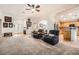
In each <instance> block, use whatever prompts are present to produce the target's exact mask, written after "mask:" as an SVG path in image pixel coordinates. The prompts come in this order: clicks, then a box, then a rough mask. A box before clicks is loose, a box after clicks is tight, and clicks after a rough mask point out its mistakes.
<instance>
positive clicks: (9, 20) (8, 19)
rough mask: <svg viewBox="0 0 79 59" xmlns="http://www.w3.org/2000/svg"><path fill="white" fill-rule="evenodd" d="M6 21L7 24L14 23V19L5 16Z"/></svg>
mask: <svg viewBox="0 0 79 59" xmlns="http://www.w3.org/2000/svg"><path fill="white" fill-rule="evenodd" d="M4 20H5V22H12V17H9V16H5V17H4Z"/></svg>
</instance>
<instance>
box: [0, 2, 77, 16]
mask: <svg viewBox="0 0 79 59" xmlns="http://www.w3.org/2000/svg"><path fill="white" fill-rule="evenodd" d="M77 6H78V5H75V4H74V5H72V4H40V10H41V11H40V12H35V13H32V12H31V11H28V10H25V8H28V6H27V5H25V4H0V11H2V12H4V13H11V14H13V15H15V16H17V17H26V16H27V17H29V16H32V17H47V16H50V15H51V14H56V13H57V12H60V11H62V10H65V9H69V8H72V7H77ZM23 12H25V13H23Z"/></svg>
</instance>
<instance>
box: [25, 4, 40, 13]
mask: <svg viewBox="0 0 79 59" xmlns="http://www.w3.org/2000/svg"><path fill="white" fill-rule="evenodd" d="M27 6H29V7H30V8H29V9H26V10H31V11H32V13H34V11H37V12H40V10H39V8H40V5H34V4H27Z"/></svg>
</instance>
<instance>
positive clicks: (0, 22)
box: [0, 19, 2, 36]
mask: <svg viewBox="0 0 79 59" xmlns="http://www.w3.org/2000/svg"><path fill="white" fill-rule="evenodd" d="M1 34H2V20H1V19H0V36H1Z"/></svg>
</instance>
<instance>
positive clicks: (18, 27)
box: [15, 24, 23, 33]
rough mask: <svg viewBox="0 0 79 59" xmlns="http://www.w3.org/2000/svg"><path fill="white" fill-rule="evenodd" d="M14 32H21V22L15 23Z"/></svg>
mask: <svg viewBox="0 0 79 59" xmlns="http://www.w3.org/2000/svg"><path fill="white" fill-rule="evenodd" d="M15 32H16V33H23V26H22V24H16V25H15Z"/></svg>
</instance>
